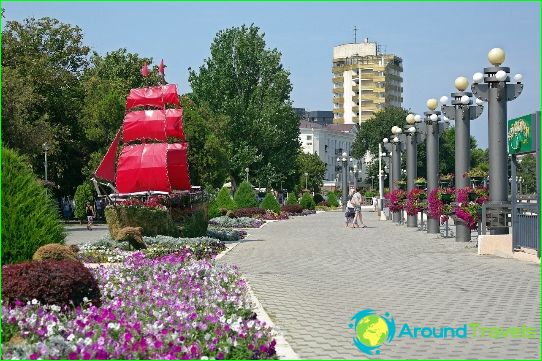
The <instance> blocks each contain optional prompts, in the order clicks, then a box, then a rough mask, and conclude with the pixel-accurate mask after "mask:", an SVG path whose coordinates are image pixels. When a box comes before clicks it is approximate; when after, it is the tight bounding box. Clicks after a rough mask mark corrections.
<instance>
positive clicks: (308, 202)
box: [299, 192, 316, 209]
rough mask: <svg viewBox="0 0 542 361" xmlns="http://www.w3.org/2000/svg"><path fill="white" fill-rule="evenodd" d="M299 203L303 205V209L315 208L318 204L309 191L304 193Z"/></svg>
mask: <svg viewBox="0 0 542 361" xmlns="http://www.w3.org/2000/svg"><path fill="white" fill-rule="evenodd" d="M299 204H301V207H303V209H314V207H315V206H316V204H314V199H312V196H311V194H310V193H308V192H306V193H305V194H303V197H301V200H300V201H299Z"/></svg>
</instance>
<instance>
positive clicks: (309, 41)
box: [2, 2, 540, 148]
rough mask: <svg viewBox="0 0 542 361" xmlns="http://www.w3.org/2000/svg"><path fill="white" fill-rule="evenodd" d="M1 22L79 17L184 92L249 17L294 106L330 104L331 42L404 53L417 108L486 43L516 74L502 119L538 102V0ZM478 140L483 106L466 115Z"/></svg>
mask: <svg viewBox="0 0 542 361" xmlns="http://www.w3.org/2000/svg"><path fill="white" fill-rule="evenodd" d="M2 7H3V8H4V9H5V10H6V11H5V19H3V22H4V21H9V20H17V21H20V20H23V19H25V18H27V17H36V18H40V17H45V16H48V17H54V18H57V19H59V20H60V21H62V22H65V23H69V24H72V25H78V26H79V27H80V28H81V29H82V30H83V33H84V42H85V44H86V45H89V46H90V47H91V48H92V49H93V50H94V51H96V52H98V53H100V54H105V53H107V52H110V51H113V50H116V49H119V48H126V49H127V50H128V51H129V52H132V53H138V54H139V55H141V56H146V57H152V58H153V59H154V61H155V63H156V64H157V63H159V62H160V59H162V58H163V59H164V62H165V63H166V65H167V66H168V67H167V69H166V79H167V80H168V82H170V83H177V84H178V85H179V89H180V91H181V92H182V93H185V92H188V91H190V86H189V84H188V68H189V67H192V68H193V69H197V68H198V67H199V66H200V65H202V64H203V62H204V60H205V58H207V57H209V55H210V50H209V48H210V45H211V42H212V41H213V38H214V36H215V35H216V33H217V32H218V31H220V30H221V29H226V28H230V27H234V26H241V25H243V24H247V25H250V24H252V23H254V24H255V25H257V26H258V27H260V29H261V30H262V32H264V33H265V40H266V43H267V46H268V47H269V48H277V49H278V50H279V51H280V52H281V53H282V63H283V65H284V67H285V68H286V69H288V70H289V72H290V74H291V75H290V80H291V81H292V84H293V91H292V94H291V99H292V101H293V104H294V106H295V107H299V108H306V109H308V110H331V108H332V92H331V90H332V82H331V79H332V73H331V63H332V51H333V47H334V46H337V45H340V44H344V43H351V42H353V41H354V31H353V29H354V26H356V27H357V28H358V29H359V30H358V32H357V37H358V41H360V40H361V39H363V38H369V41H376V42H377V43H379V44H381V45H382V46H383V47H384V48H385V50H386V52H388V53H393V54H395V55H397V56H399V57H401V58H402V59H403V88H404V90H403V91H404V93H403V99H404V101H403V107H405V108H407V109H410V110H411V111H412V112H415V113H422V112H423V111H425V110H426V107H425V103H426V100H427V99H429V98H437V99H438V98H440V97H441V96H442V95H447V96H450V93H451V92H453V91H455V88H454V80H455V78H456V77H458V76H461V75H463V76H466V77H467V78H468V79H469V80H471V79H472V74H474V73H475V72H482V71H483V68H484V67H487V66H490V64H489V62H488V60H487V53H488V51H489V50H490V49H491V48H494V47H501V48H503V49H504V50H505V51H506V60H505V63H504V64H503V66H508V67H510V72H511V75H512V76H513V75H514V74H516V73H521V74H523V77H524V80H523V82H524V90H523V93H522V94H521V96H520V97H519V98H518V99H516V100H514V101H512V102H509V103H508V118H510V119H511V118H515V117H517V116H521V115H524V114H528V113H532V112H534V111H537V110H540V4H539V3H537V2H494V3H493V2H454V3H448V2H445V3H442V2H441V3H437V2H435V3H426V2H407V3H397V2H380V3H379V2H339V3H337V2H333V3H332V2H327V3H326V2H313V3H311V2H287V3H285V2H259V3H250V2H248V3H247V2H231V3H224V2H206V3H195V2H159V3H157V2H152V3H151V2H133V3H127V2H111V3H104V2H85V3H71V2H51V3H41V2H40V3H13V2H2ZM471 134H472V135H474V137H475V138H476V139H477V141H478V144H479V146H481V147H482V148H485V147H487V137H488V135H487V110H484V113H483V114H482V116H481V117H480V118H478V119H476V120H474V121H472V123H471Z"/></svg>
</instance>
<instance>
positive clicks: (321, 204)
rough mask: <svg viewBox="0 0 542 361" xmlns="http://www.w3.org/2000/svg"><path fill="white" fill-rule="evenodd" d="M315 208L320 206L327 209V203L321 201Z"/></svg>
mask: <svg viewBox="0 0 542 361" xmlns="http://www.w3.org/2000/svg"><path fill="white" fill-rule="evenodd" d="M317 206H321V207H329V202H327V201H322V202H320V203H318V204H317Z"/></svg>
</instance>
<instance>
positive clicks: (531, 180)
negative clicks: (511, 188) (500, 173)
mask: <svg viewBox="0 0 542 361" xmlns="http://www.w3.org/2000/svg"><path fill="white" fill-rule="evenodd" d="M518 176H519V177H521V178H522V189H521V190H522V193H523V194H534V193H536V177H537V174H536V158H535V156H534V155H532V154H528V155H526V156H524V157H523V158H522V159H521V162H520V163H519V167H518Z"/></svg>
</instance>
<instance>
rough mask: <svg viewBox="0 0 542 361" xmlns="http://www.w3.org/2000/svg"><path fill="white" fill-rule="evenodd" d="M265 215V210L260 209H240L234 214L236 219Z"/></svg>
mask: <svg viewBox="0 0 542 361" xmlns="http://www.w3.org/2000/svg"><path fill="white" fill-rule="evenodd" d="M263 214H265V209H263V208H260V207H251V208H239V209H236V210H235V211H234V212H233V216H234V217H237V218H239V217H254V216H261V215H263Z"/></svg>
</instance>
